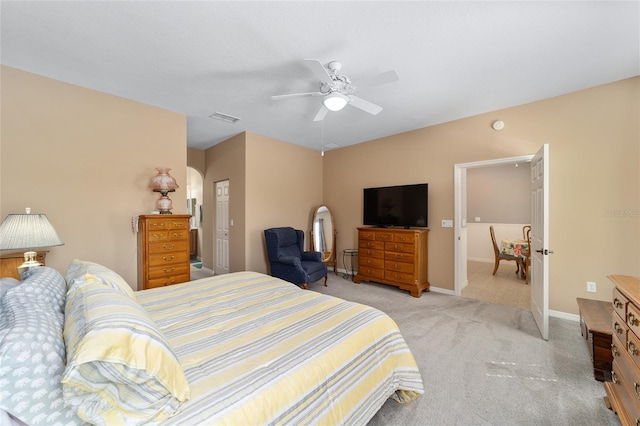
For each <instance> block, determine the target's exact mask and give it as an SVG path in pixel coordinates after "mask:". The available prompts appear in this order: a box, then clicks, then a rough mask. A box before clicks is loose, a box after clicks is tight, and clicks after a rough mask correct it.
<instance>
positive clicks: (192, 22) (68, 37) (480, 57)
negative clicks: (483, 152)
mask: <svg viewBox="0 0 640 426" xmlns="http://www.w3.org/2000/svg"><path fill="white" fill-rule="evenodd" d="M0 16H1V37H2V41H1V43H2V44H1V50H0V58H1V62H2V64H3V65H7V66H10V67H15V68H19V69H22V70H25V71H29V72H33V73H36V74H40V75H44V76H47V77H51V78H54V79H56V80H61V81H65V82H68V83H72V84H75V85H79V86H83V87H87V88H92V89H95V90H99V91H102V92H106V93H110V94H114V95H117V96H121V97H124V98H128V99H133V100H136V101H139V102H143V103H146V104H150V105H155V106H158V107H161V108H164V109H168V110H171V111H175V112H179V113H182V114H184V115H186V116H187V129H188V146H190V147H193V148H200V149H205V148H208V147H210V146H212V145H215V144H216V143H219V142H221V141H223V140H225V139H228V138H229V137H231V136H233V135H236V134H238V133H240V132H242V131H251V132H255V133H259V134H262V135H265V136H269V137H273V138H277V139H280V140H284V141H288V142H291V143H295V144H299V145H302V146H307V147H310V148H313V149H318V150H320V149H321V146H322V144H323V141H324V144H326V145H328V146H329V147H335V145H334V144H337V145H338V146H348V145H352V144H355V143H359V142H363V141H367V140H371V139H375V138H379V137H384V136H388V135H391V134H396V133H400V132H404V131H408V130H412V129H417V128H421V127H427V126H431V125H434V124H438V123H443V122H447V121H451V120H455V119H459V118H463V117H468V116H472V115H476V114H480V113H485V112H489V111H494V110H498V109H501V108H506V107H511V106H515V105H521V104H525V103H529V102H532V101H536V100H539V99H544V98H549V97H552V96H557V95H561V94H565V93H569V92H573V91H577V90H581V89H585V88H589V87H593V86H597V85H601V84H605V83H610V82H613V81H617V80H621V79H625V78H629V77H633V76H637V75H640V3H639V2H638V1H624V2H614V1H601V2H600V1H569V2H553V1H545V2H541V1H539V2H520V1H511V2H504V1H500V2H492V1H470V2H454V1H448V2H408V1H375V2H369V1H351V2H346V1H339V2H338V1H320V2H303V1H297V2H294V1H292V2H272V1H266V2H264V1H261V2H240V1H233V2H219V1H216V2H213V1H210V2H181V1H172V2H156V1H136V2H134V1H119V2H98V1H86V2H59V1H58V2H23V1H20V2H13V1H2V2H1V3H0ZM309 58H313V59H319V60H320V61H322V62H323V63H327V62H329V61H332V60H338V61H341V62H342V63H343V69H342V72H341V73H342V74H344V75H347V76H349V77H350V78H351V80H352V82H353V84H354V85H355V86H356V87H357V86H358V80H362V79H365V78H366V77H369V76H373V75H375V74H378V73H381V72H384V71H387V70H391V69H393V70H395V71H397V73H398V75H399V77H400V79H399V81H398V82H394V83H390V84H387V85H384V86H378V87H373V88H371V87H370V88H366V89H365V88H363V89H362V90H356V93H355V94H356V95H358V96H359V97H361V98H364V99H366V100H368V101H370V102H373V103H375V104H378V105H380V106H382V107H383V108H384V110H383V111H382V112H381V113H380V114H378V115H376V116H373V115H369V114H367V113H365V112H363V111H361V110H358V109H356V108H354V107H352V106H347V107H346V108H345V109H344V110H342V111H340V112H330V113H329V114H328V115H327V117H326V119H325V120H324V122H323V124H321V123H319V122H313V118H314V116H315V114H316V113H317V111H318V109H319V108H320V102H321V100H320V98H318V97H309V98H295V99H287V100H280V101H272V100H271V95H277V94H287V93H295V92H309V91H316V90H318V83H317V79H316V78H315V77H314V74H313V73H312V72H311V71H310V70H309V69H308V68H307V67H306V66H305V65H304V64H303V62H302V61H303V60H304V59H309ZM214 112H221V113H224V114H229V115H232V116H236V117H239V118H241V120H240V121H238V122H237V123H235V124H230V123H226V122H223V121H219V120H214V119H211V118H209V116H210V115H211V114H213V113H214ZM496 118H499V117H496ZM488 125H489V123H488Z"/></svg>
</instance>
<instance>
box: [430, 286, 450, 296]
mask: <svg viewBox="0 0 640 426" xmlns="http://www.w3.org/2000/svg"><path fill="white" fill-rule="evenodd" d="M429 289H430V291H432V292H434V293H442V294H448V295H449V296H455V295H456V292H455V291H453V290H449V289H447V288H440V287H433V286H431V287H429Z"/></svg>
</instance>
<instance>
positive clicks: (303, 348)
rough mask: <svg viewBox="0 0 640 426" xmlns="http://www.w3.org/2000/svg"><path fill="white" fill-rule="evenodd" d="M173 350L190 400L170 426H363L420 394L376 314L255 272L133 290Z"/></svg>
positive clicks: (394, 334)
mask: <svg viewBox="0 0 640 426" xmlns="http://www.w3.org/2000/svg"><path fill="white" fill-rule="evenodd" d="M136 296H137V299H138V302H140V304H141V305H142V306H144V307H145V309H147V311H148V312H149V314H150V315H151V317H152V319H153V320H154V321H155V322H156V324H157V325H158V326H159V327H160V328H161V330H162V331H163V332H164V334H165V336H166V337H167V339H168V340H169V341H170V343H171V344H172V345H173V348H174V350H175V351H176V353H177V355H178V357H179V358H180V362H181V364H182V366H183V368H184V371H185V374H186V377H187V380H188V381H189V385H190V387H191V399H190V400H189V401H187V402H186V403H184V404H183V405H182V407H181V409H180V412H179V413H178V414H176V415H174V416H173V417H172V418H170V419H169V420H168V421H167V422H166V424H173V425H196V424H205V425H214V424H215V425H218V424H228V425H258V424H291V425H303V424H324V425H338V424H349V425H353V424H366V423H367V422H368V421H369V420H370V419H371V417H372V416H373V415H374V414H375V413H376V411H378V410H379V409H380V407H381V406H382V404H383V403H384V402H385V401H386V400H387V399H388V398H389V397H392V398H394V399H396V400H398V401H399V402H406V401H410V400H412V399H413V398H415V397H417V396H418V395H419V394H422V393H423V392H424V388H423V384H422V379H421V376H420V373H419V371H418V368H417V366H416V363H415V360H414V358H413V355H412V354H411V352H410V350H409V348H408V347H407V345H406V343H405V341H404V338H403V337H402V336H401V334H400V332H399V330H398V328H397V326H396V324H395V323H394V322H393V320H392V319H391V318H389V317H388V316H387V315H386V314H384V313H382V312H380V311H379V310H376V309H374V308H371V307H368V306H364V305H360V304H356V303H352V302H347V301H344V300H342V299H338V298H334V297H331V296H326V295H322V294H319V293H315V292H313V291H310V290H301V289H299V288H298V287H297V286H295V285H293V284H290V283H287V282H285V281H282V280H280V279H277V278H273V277H270V276H267V275H263V274H259V273H255V272H238V273H232V274H227V275H221V276H218V277H213V278H204V279H201V280H198V281H193V282H190V283H185V284H180V285H176V286H171V287H164V288H156V289H150V290H144V291H139V292H137V293H136Z"/></svg>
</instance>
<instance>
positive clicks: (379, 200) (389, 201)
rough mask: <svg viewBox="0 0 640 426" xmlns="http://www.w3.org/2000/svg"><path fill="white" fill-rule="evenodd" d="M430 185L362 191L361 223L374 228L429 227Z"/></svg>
mask: <svg viewBox="0 0 640 426" xmlns="http://www.w3.org/2000/svg"><path fill="white" fill-rule="evenodd" d="M428 200H429V184H427V183H419V184H415V185H399V186H385V187H380V188H364V204H363V206H364V207H363V223H364V224H365V225H373V226H403V227H405V228H410V227H420V228H426V227H427V226H428V223H429V222H428V220H427V210H428V207H429V201H428Z"/></svg>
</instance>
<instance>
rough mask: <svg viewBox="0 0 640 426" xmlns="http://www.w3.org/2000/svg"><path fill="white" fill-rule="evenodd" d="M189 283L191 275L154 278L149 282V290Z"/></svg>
mask: <svg viewBox="0 0 640 426" xmlns="http://www.w3.org/2000/svg"><path fill="white" fill-rule="evenodd" d="M187 281H189V274H188V273H187V274H182V275H172V276H169V277H164V278H153V279H150V280H149V281H148V285H147V288H156V287H164V286H167V285H173V284H180V283H184V282H187Z"/></svg>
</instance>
